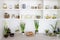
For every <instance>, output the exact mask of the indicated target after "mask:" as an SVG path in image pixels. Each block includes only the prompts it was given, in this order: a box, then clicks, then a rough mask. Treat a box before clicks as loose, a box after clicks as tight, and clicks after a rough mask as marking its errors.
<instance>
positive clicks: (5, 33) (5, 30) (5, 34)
mask: <svg viewBox="0 0 60 40" xmlns="http://www.w3.org/2000/svg"><path fill="white" fill-rule="evenodd" d="M7 32H8V28H7V27H4V34H3V35H4V37H5V38H7V37H8V33H7Z"/></svg>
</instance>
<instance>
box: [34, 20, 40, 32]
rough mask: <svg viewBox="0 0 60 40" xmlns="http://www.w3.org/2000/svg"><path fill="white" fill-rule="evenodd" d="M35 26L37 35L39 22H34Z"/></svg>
mask: <svg viewBox="0 0 60 40" xmlns="http://www.w3.org/2000/svg"><path fill="white" fill-rule="evenodd" d="M34 25H35V33H37V32H38V28H39V23H38V21H37V20H34Z"/></svg>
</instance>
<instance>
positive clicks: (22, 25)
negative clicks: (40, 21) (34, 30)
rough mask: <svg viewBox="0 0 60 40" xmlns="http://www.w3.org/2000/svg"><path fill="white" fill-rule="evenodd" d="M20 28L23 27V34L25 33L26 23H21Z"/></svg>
mask: <svg viewBox="0 0 60 40" xmlns="http://www.w3.org/2000/svg"><path fill="white" fill-rule="evenodd" d="M20 27H21V31H22V33H24V30H25V23H23V22H21V24H20Z"/></svg>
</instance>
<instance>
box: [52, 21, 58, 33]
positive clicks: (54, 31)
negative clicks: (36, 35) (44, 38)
mask: <svg viewBox="0 0 60 40" xmlns="http://www.w3.org/2000/svg"><path fill="white" fill-rule="evenodd" d="M51 27H52V28H53V33H56V29H57V22H56V24H55V26H53V25H51Z"/></svg>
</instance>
